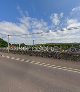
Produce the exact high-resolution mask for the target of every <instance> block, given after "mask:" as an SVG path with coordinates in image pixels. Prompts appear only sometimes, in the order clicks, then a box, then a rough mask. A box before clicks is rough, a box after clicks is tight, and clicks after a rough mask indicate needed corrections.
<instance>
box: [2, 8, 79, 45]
mask: <svg viewBox="0 0 80 92" xmlns="http://www.w3.org/2000/svg"><path fill="white" fill-rule="evenodd" d="M18 8H19V7H18ZM19 11H20V12H21V13H22V10H21V9H20V8H19ZM75 11H77V12H78V11H80V9H79V8H73V9H72V11H71V13H72V12H75ZM77 12H76V13H77ZM74 14H75V13H73V15H74ZM62 18H63V13H60V14H57V13H53V14H51V16H50V19H51V21H52V24H51V25H49V24H48V23H47V22H45V21H44V20H43V19H41V20H39V19H36V18H31V17H30V16H27V15H24V14H23V13H22V18H19V22H18V23H13V22H8V21H0V32H1V33H3V34H27V33H31V32H34V33H36V32H43V33H42V34H35V35H32V36H31V35H30V36H26V37H24V38H20V37H13V38H11V39H10V41H11V42H16V43H23V42H25V43H27V44H32V40H33V39H35V43H36V44H37V43H44V42H56V43H57V42H80V41H79V39H80V36H79V34H80V22H79V20H78V18H77V17H75V18H74V17H73V16H71V18H70V17H67V20H66V23H65V24H66V27H62V29H63V30H61V29H58V30H57V31H55V29H51V27H52V26H57V27H59V26H60V24H61V19H62ZM63 24H64V22H63Z"/></svg>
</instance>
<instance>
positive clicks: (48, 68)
mask: <svg viewBox="0 0 80 92" xmlns="http://www.w3.org/2000/svg"><path fill="white" fill-rule="evenodd" d="M0 92H80V70H79V68H78V69H77V68H75V67H73V68H70V67H63V66H59V65H54V64H52V63H46V62H44V63H43V62H41V61H39V60H37V61H36V60H35V59H34V58H33V59H30V58H28V57H26V58H23V57H22V56H21V57H19V56H18V55H9V54H4V55H3V53H1V56H0Z"/></svg>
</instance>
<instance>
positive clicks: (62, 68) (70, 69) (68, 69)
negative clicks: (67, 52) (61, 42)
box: [2, 55, 80, 74]
mask: <svg viewBox="0 0 80 92" xmlns="http://www.w3.org/2000/svg"><path fill="white" fill-rule="evenodd" d="M2 57H6V58H10V57H9V56H4V55H2ZM11 59H15V57H12V58H11ZM15 60H17V61H18V60H20V58H16V59H15ZM21 61H25V60H24V59H22V60H21ZM25 62H30V60H26V61H25ZM30 63H34V64H37V65H42V66H46V67H52V68H56V69H61V70H65V71H70V72H76V73H79V74H80V69H74V68H68V67H63V66H57V65H51V64H46V63H40V62H35V61H31V62H30Z"/></svg>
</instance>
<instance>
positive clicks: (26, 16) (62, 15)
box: [0, 0, 80, 43]
mask: <svg viewBox="0 0 80 92" xmlns="http://www.w3.org/2000/svg"><path fill="white" fill-rule="evenodd" d="M79 12H80V0H0V33H2V34H5V35H7V34H24V33H31V32H43V33H44V34H42V36H41V35H34V36H30V38H26V39H27V40H30V41H29V42H31V41H32V39H36V43H37V42H38V43H39V42H41V41H43V42H51V41H52V42H78V39H79V38H76V39H75V37H76V36H77V37H79V35H78V34H79V30H78V29H79V28H78V29H75V30H74V29H72V30H71V31H70V30H68V28H70V27H78V26H79V24H80V18H79V15H80V13H79ZM61 29H63V30H64V31H61ZM45 32H48V33H45ZM75 33H76V36H75ZM49 35H50V37H48V36H49ZM33 37H34V38H33ZM39 37H40V39H39ZM62 37H63V38H62ZM71 37H73V38H74V39H72V38H71ZM64 38H65V39H66V40H64ZM68 38H69V39H68ZM5 39H7V38H5ZM15 40H16V41H15ZM22 41H24V42H25V40H24V39H22ZM22 41H21V42H22ZM11 42H20V41H19V38H15V39H14V37H11Z"/></svg>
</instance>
